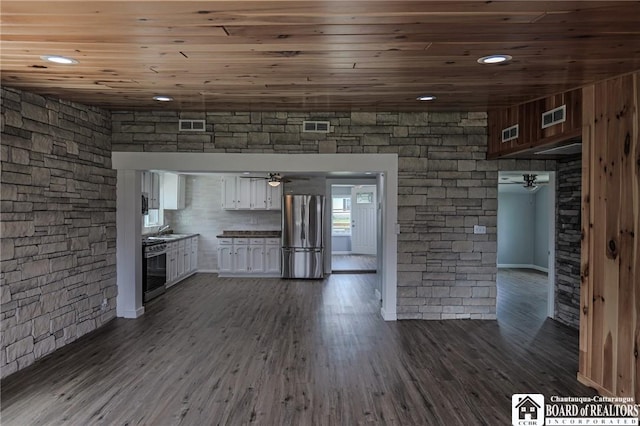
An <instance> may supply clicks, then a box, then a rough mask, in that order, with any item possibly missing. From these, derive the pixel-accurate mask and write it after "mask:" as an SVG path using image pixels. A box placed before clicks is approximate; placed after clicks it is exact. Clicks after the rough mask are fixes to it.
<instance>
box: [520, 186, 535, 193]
mask: <svg viewBox="0 0 640 426" xmlns="http://www.w3.org/2000/svg"><path fill="white" fill-rule="evenodd" d="M522 187H523V188H524V189H526V190H527V191H529V192H533V191H535V190H536V189H538V185H522Z"/></svg>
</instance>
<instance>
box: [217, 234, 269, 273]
mask: <svg viewBox="0 0 640 426" xmlns="http://www.w3.org/2000/svg"><path fill="white" fill-rule="evenodd" d="M218 238H219V240H218V244H219V246H218V275H219V276H220V277H279V276H280V239H279V238H260V237H258V238H256V237H254V236H250V235H248V234H247V235H246V236H242V235H241V236H235V237H233V238H227V237H225V236H224V235H219V236H218Z"/></svg>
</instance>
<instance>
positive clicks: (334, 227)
mask: <svg viewBox="0 0 640 426" xmlns="http://www.w3.org/2000/svg"><path fill="white" fill-rule="evenodd" d="M377 198H378V197H377V191H376V185H375V182H374V183H372V184H367V185H354V184H333V185H331V272H333V273H376V271H377V239H378V238H377V230H378V225H377V204H378V203H377Z"/></svg>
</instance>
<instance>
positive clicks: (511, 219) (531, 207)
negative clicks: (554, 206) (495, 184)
mask: <svg viewBox="0 0 640 426" xmlns="http://www.w3.org/2000/svg"><path fill="white" fill-rule="evenodd" d="M548 251H549V191H548V188H547V187H546V186H543V187H541V188H540V189H538V190H537V191H536V192H535V193H534V194H531V193H513V192H499V193H498V265H501V266H506V265H533V266H537V267H539V268H542V269H544V270H546V269H548V267H549V260H548V259H549V258H548Z"/></svg>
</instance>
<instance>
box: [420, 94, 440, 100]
mask: <svg viewBox="0 0 640 426" xmlns="http://www.w3.org/2000/svg"><path fill="white" fill-rule="evenodd" d="M416 99H417V100H419V101H434V100H435V99H436V97H435V96H433V95H423V96H418V97H417V98H416Z"/></svg>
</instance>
